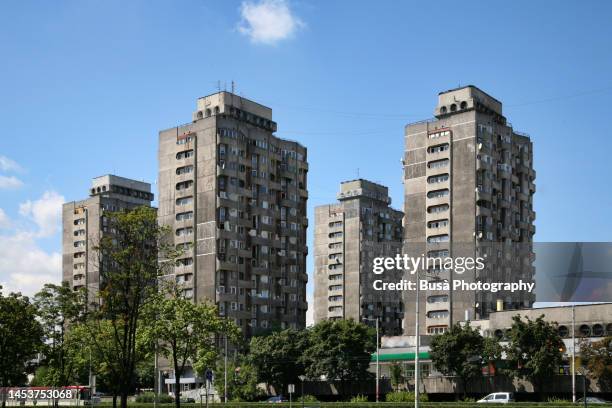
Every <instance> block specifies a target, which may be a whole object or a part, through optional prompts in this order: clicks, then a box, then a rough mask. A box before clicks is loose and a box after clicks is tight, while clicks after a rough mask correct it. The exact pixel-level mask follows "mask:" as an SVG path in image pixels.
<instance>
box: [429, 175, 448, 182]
mask: <svg viewBox="0 0 612 408" xmlns="http://www.w3.org/2000/svg"><path fill="white" fill-rule="evenodd" d="M448 177H449V176H448V173H445V174H438V175H436V176H429V177H428V178H427V182H428V183H429V184H435V183H443V182H445V181H448Z"/></svg>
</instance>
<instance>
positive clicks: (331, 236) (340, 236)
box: [329, 232, 342, 238]
mask: <svg viewBox="0 0 612 408" xmlns="http://www.w3.org/2000/svg"><path fill="white" fill-rule="evenodd" d="M329 238H342V232H332V233H331V234H329Z"/></svg>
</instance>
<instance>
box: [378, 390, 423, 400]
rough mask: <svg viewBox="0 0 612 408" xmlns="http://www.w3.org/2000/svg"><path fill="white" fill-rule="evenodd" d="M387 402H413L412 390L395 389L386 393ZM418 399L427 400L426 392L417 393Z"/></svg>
mask: <svg viewBox="0 0 612 408" xmlns="http://www.w3.org/2000/svg"><path fill="white" fill-rule="evenodd" d="M385 400H386V401H387V402H414V392H411V391H395V392H390V393H388V394H387V396H386V399H385ZM419 401H422V402H426V401H429V398H427V394H419Z"/></svg>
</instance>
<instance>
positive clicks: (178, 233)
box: [176, 227, 193, 237]
mask: <svg viewBox="0 0 612 408" xmlns="http://www.w3.org/2000/svg"><path fill="white" fill-rule="evenodd" d="M192 234H193V227H186V228H179V229H177V230H176V236H177V237H182V236H186V235H192Z"/></svg>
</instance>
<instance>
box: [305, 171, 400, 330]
mask: <svg viewBox="0 0 612 408" xmlns="http://www.w3.org/2000/svg"><path fill="white" fill-rule="evenodd" d="M338 201H339V203H337V204H329V205H323V206H319V207H317V208H316V209H315V239H314V251H315V290H314V304H315V309H314V320H315V322H319V321H322V320H336V319H353V320H356V321H364V320H366V321H369V322H370V323H369V324H373V320H376V319H379V322H380V327H381V329H382V332H383V333H384V334H387V335H398V334H401V333H402V319H403V311H404V308H403V304H402V298H401V295H400V294H399V293H390V292H388V291H375V290H373V287H372V283H373V280H374V279H381V277H379V276H378V275H375V274H373V272H372V266H373V260H374V258H376V257H387V256H388V257H395V255H396V254H398V253H400V252H401V250H402V218H403V216H404V214H403V213H402V212H401V211H397V210H394V209H393V208H391V206H390V205H391V198H390V197H389V194H388V189H387V187H385V186H382V185H380V184H376V183H372V182H370V181H367V180H363V179H359V180H352V181H345V182H343V183H342V184H341V185H340V193H339V194H338ZM391 275H397V276H396V278H398V277H401V274H398V273H397V272H394V271H388V272H385V276H384V277H383V279H384V280H385V281H393V277H392V276H391Z"/></svg>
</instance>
